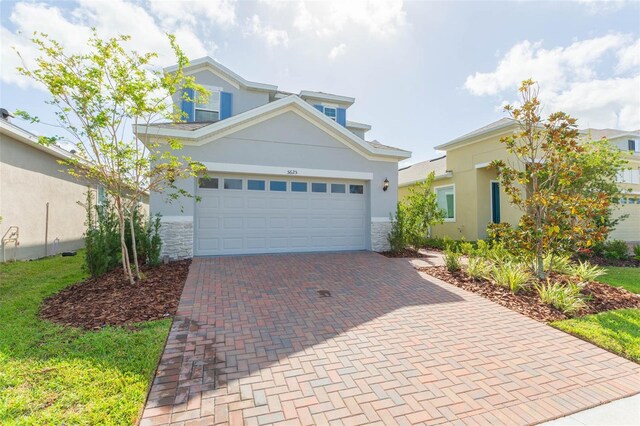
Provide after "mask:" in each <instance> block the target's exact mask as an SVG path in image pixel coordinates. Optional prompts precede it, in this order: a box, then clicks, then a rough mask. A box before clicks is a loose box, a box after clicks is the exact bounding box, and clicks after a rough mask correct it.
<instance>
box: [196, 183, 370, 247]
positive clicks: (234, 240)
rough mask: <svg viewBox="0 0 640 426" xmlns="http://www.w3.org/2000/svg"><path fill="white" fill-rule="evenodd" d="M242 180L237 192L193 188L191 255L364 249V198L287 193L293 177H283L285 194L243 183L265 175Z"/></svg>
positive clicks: (357, 196)
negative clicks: (195, 192) (195, 199)
mask: <svg viewBox="0 0 640 426" xmlns="http://www.w3.org/2000/svg"><path fill="white" fill-rule="evenodd" d="M235 178H240V177H239V176H235ZM242 179H243V180H244V182H243V188H244V189H242V190H228V189H227V190H225V189H219V190H211V189H207V190H205V189H202V190H201V189H199V190H198V195H199V196H200V197H202V201H201V202H199V203H196V221H195V224H196V229H195V230H194V231H195V235H194V236H195V244H194V245H195V252H196V255H224V254H244V253H247V254H249V253H269V252H295V251H327V250H362V249H364V248H365V244H366V238H365V233H366V228H367V227H366V223H367V221H366V218H365V214H366V197H365V195H361V194H332V193H313V192H290V188H291V181H292V180H296V181H303V180H304V179H302V180H300V179H297V178H294V179H286V180H287V182H288V185H287V188H288V189H289V192H276V191H273V192H272V191H269V186H268V185H267V190H266V191H250V190H248V189H247V179H264V180H266V181H268V180H269V179H270V177H267V176H265V177H251V178H247V177H243V178H242ZM278 180H285V179H282V178H279V179H278ZM344 183H345V184H346V185H347V187H348V185H349V182H348V181H345V182H344ZM352 183H357V184H362V182H352ZM308 188H309V191H310V190H311V185H310V184H309V185H308ZM329 188H330V186H329Z"/></svg>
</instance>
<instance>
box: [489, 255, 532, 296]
mask: <svg viewBox="0 0 640 426" xmlns="http://www.w3.org/2000/svg"><path fill="white" fill-rule="evenodd" d="M531 278H532V276H531V273H530V272H529V270H528V269H527V268H526V267H525V266H524V265H523V264H521V263H517V262H513V261H510V262H504V263H501V264H496V265H494V266H493V267H492V268H491V279H492V280H493V281H494V282H495V283H496V284H497V285H499V286H501V287H506V288H508V289H509V291H511V292H512V293H514V294H516V293H518V292H519V291H520V290H521V289H523V288H525V287H526V286H528V285H529V281H530V280H531Z"/></svg>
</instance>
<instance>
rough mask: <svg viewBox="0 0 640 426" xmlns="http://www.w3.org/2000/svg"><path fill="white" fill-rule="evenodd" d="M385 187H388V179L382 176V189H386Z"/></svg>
mask: <svg viewBox="0 0 640 426" xmlns="http://www.w3.org/2000/svg"><path fill="white" fill-rule="evenodd" d="M387 189H389V179H387V178H384V183H383V184H382V190H383V191H386V190H387Z"/></svg>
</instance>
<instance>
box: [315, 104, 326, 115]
mask: <svg viewBox="0 0 640 426" xmlns="http://www.w3.org/2000/svg"><path fill="white" fill-rule="evenodd" d="M313 107H314V108H315V109H317V110H318V111H320V112H321V113H323V114H324V107H323V106H322V105H314V106H313Z"/></svg>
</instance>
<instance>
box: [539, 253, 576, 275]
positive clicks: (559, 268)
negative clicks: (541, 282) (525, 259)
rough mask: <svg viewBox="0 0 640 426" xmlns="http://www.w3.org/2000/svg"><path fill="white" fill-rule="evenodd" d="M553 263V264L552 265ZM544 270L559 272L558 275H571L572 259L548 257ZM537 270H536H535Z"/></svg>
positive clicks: (567, 257)
mask: <svg viewBox="0 0 640 426" xmlns="http://www.w3.org/2000/svg"><path fill="white" fill-rule="evenodd" d="M551 262H553V264H552V263H551ZM543 264H544V270H545V271H549V272H557V273H558V274H570V273H571V271H572V269H571V268H572V266H573V265H572V264H571V258H570V257H569V256H565V255H562V256H559V255H555V256H554V255H550V254H548V255H546V256H545V257H544V259H543ZM534 269H535V268H534Z"/></svg>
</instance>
